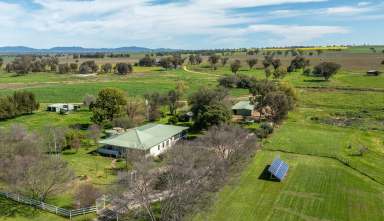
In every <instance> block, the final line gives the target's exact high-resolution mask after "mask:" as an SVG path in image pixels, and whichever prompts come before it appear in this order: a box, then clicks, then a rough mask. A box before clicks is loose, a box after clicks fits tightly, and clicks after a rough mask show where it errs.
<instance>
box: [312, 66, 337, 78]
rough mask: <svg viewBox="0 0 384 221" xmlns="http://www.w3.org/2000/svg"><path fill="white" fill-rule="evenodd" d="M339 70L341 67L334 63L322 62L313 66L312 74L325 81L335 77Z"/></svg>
mask: <svg viewBox="0 0 384 221" xmlns="http://www.w3.org/2000/svg"><path fill="white" fill-rule="evenodd" d="M340 68H341V65H339V64H336V63H334V62H323V63H320V64H318V65H316V66H315V68H314V69H313V74H314V75H315V76H317V77H323V78H324V79H325V80H326V81H328V80H329V78H331V77H332V76H333V75H335V74H336V73H337V72H338V71H339V70H340Z"/></svg>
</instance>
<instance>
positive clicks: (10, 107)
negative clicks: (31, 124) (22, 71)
mask: <svg viewBox="0 0 384 221" xmlns="http://www.w3.org/2000/svg"><path fill="white" fill-rule="evenodd" d="M37 109H39V102H38V101H37V100H36V97H35V95H34V94H33V93H31V92H27V91H16V92H14V93H13V95H10V96H9V95H8V96H0V120H5V119H9V118H14V117H17V116H20V115H24V114H31V113H33V111H35V110H37Z"/></svg>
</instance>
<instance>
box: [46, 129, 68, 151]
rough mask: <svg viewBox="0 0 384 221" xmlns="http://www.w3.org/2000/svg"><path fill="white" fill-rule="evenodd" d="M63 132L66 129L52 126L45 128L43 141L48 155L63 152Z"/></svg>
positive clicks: (64, 143)
mask: <svg viewBox="0 0 384 221" xmlns="http://www.w3.org/2000/svg"><path fill="white" fill-rule="evenodd" d="M65 132H66V129H65V128H62V127H57V126H53V125H48V126H46V127H45V133H44V135H45V137H44V140H45V142H46V143H45V144H46V147H47V151H48V152H49V153H56V154H58V153H60V152H61V151H62V150H63V147H64V146H65V145H66V140H65Z"/></svg>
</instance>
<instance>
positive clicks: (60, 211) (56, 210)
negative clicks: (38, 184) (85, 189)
mask: <svg viewBox="0 0 384 221" xmlns="http://www.w3.org/2000/svg"><path fill="white" fill-rule="evenodd" d="M0 196H4V197H6V198H8V199H11V200H13V201H16V202H19V203H23V204H26V205H30V206H33V207H36V208H39V209H42V210H44V211H47V212H50V213H53V214H56V215H59V216H63V217H67V218H69V219H72V217H75V216H79V215H85V214H88V213H94V212H96V206H92V207H87V208H80V209H73V210H68V209H64V208H60V207H57V206H54V205H51V204H47V203H44V202H42V201H38V200H34V199H31V198H28V197H25V196H22V195H20V194H14V193H6V192H0Z"/></svg>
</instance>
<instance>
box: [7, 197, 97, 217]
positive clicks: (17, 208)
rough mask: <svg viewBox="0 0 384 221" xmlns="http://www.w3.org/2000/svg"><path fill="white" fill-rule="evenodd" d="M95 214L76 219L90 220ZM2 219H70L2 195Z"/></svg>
mask: <svg viewBox="0 0 384 221" xmlns="http://www.w3.org/2000/svg"><path fill="white" fill-rule="evenodd" d="M94 218H95V214H88V215H85V216H78V217H76V218H74V219H73V220H75V221H90V220H92V219H94ZM0 220H1V221H66V220H69V219H67V218H64V217H60V216H57V215H54V214H51V213H47V212H43V211H41V210H38V209H34V208H31V207H29V206H25V205H22V204H20V203H16V202H13V201H11V200H8V199H5V198H3V197H0Z"/></svg>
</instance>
